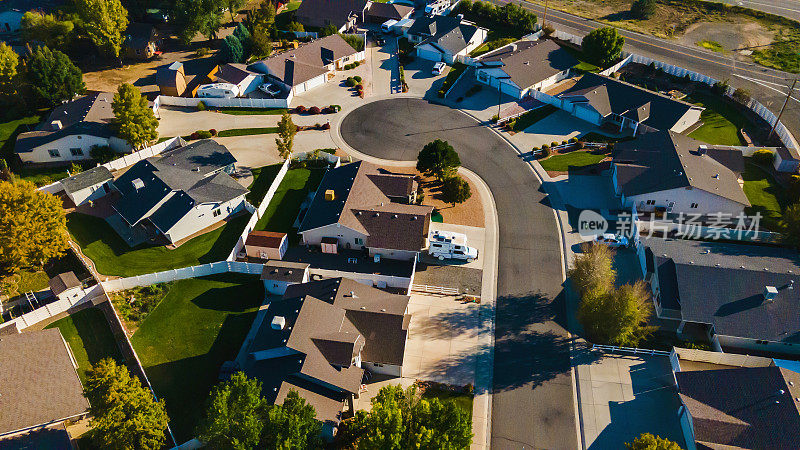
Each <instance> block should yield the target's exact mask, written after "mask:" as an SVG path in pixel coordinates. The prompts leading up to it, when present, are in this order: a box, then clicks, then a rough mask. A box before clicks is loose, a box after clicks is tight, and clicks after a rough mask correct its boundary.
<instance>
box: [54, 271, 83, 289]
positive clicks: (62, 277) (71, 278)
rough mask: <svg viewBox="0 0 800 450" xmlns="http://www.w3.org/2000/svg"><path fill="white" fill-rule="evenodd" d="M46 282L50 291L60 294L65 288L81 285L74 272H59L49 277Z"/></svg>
mask: <svg viewBox="0 0 800 450" xmlns="http://www.w3.org/2000/svg"><path fill="white" fill-rule="evenodd" d="M48 284H49V285H50V291H52V292H53V294H54V295H60V294H61V293H62V292H64V291H66V290H67V289H72V288H76V287H80V286H81V282H80V280H78V277H77V276H75V272H66V273H60V274H58V275H56V276H54V277H53V278H51V279H50V281H49V282H48Z"/></svg>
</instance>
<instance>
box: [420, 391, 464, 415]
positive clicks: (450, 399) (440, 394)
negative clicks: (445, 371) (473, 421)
mask: <svg viewBox="0 0 800 450" xmlns="http://www.w3.org/2000/svg"><path fill="white" fill-rule="evenodd" d="M422 398H428V399H430V398H438V399H439V400H440V401H441V402H442V403H455V404H456V406H458V407H460V408H461V409H462V410H464V411H466V412H467V413H468V414H469V417H472V400H473V396H472V394H466V393H463V392H453V391H447V390H444V389H437V388H428V389H426V390H425V392H424V393H423V394H422Z"/></svg>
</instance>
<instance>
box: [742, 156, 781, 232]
mask: <svg viewBox="0 0 800 450" xmlns="http://www.w3.org/2000/svg"><path fill="white" fill-rule="evenodd" d="M742 178H743V179H744V187H743V189H744V194H745V195H746V196H747V199H748V200H749V201H750V204H751V205H752V206H750V207H749V208H747V214H748V215H753V214H755V213H756V212H759V213H761V216H762V220H761V223H762V224H763V225H765V226H766V227H767V228H769V229H770V230H777V229H778V228H779V227H778V221H779V220H780V219H781V216H782V214H783V213H782V211H783V208H784V207H785V206H786V204H787V201H786V192H785V190H784V189H783V187H782V186H780V185H779V184H778V182H777V181H775V179H774V178H773V177H772V175H770V174H769V173H768V172H767V171H766V170H764V169H762V168H761V167H759V166H757V165H756V164H753V163H752V162H746V163H745V167H744V173H743V174H742Z"/></svg>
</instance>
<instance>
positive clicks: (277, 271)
mask: <svg viewBox="0 0 800 450" xmlns="http://www.w3.org/2000/svg"><path fill="white" fill-rule="evenodd" d="M248 241H249V238H248ZM308 267H309V265H308V264H305V263H296V262H290V261H279V260H274V259H271V260H269V261H267V262H266V264H264V268H263V269H262V271H261V279H262V280H271V281H288V282H291V283H300V282H301V281H303V276H304V274H305V271H306V270H308Z"/></svg>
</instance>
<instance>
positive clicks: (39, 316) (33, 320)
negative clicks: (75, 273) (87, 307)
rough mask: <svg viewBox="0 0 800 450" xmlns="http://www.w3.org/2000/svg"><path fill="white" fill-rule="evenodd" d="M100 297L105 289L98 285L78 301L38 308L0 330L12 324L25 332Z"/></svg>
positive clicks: (63, 300) (67, 301) (64, 301)
mask: <svg viewBox="0 0 800 450" xmlns="http://www.w3.org/2000/svg"><path fill="white" fill-rule="evenodd" d="M100 295H103V289H102V287H101V286H100V285H98V284H96V285H94V286H92V287H90V288H89V289H86V290H85V291H84V295H83V296H82V297H80V298H78V299H76V300H70V299H69V298H65V299H62V300H57V301H55V302H53V303H49V304H47V305H44V306H42V307H40V308H36V309H34V310H33V311H31V312H29V313H25V314H23V315H21V316H19V317H17V318H15V319H13V320H9V321H8V322H5V323H3V324H2V325H0V328H5V327H7V326H11V325H12V324H16V325H17V329H18V330H23V329H25V328H28V327H30V326H32V325H35V324H37V323H39V322H41V321H43V320H47V319H49V318H51V317H54V316H57V315H58V314H61V313H63V312H66V311H67V310H68V309H70V308H72V307H73V306H76V305H78V304H81V303H85V302H87V301H89V300H91V299H93V298H95V297H98V296H100Z"/></svg>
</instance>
